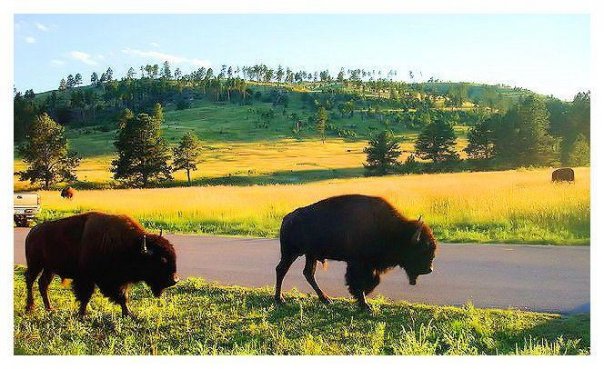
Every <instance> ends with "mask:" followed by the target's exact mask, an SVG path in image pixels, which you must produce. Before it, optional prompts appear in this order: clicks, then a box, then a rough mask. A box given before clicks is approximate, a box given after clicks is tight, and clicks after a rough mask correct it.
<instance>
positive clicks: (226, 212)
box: [41, 168, 590, 245]
mask: <svg viewBox="0 0 604 369" xmlns="http://www.w3.org/2000/svg"><path fill="white" fill-rule="evenodd" d="M550 173H551V169H538V170H514V171H503V172H473V173H470V172H466V173H450V174H424V175H407V176H387V177H381V178H355V179H335V180H328V181H319V182H312V183H307V184H292V185H267V186H240V187H238V186H199V187H177V188H159V189H146V190H138V189H124V190H89V191H85V190H81V191H78V193H77V194H76V196H75V197H74V198H73V199H72V200H65V199H62V198H61V197H60V196H59V192H57V191H49V192H45V191H42V192H41V196H42V204H43V207H44V211H43V212H42V214H41V219H42V220H44V219H51V218H58V217H62V216H65V215H69V214H74V213H79V212H83V211H87V210H100V211H106V212H111V213H126V214H130V215H132V216H134V217H135V218H137V219H139V220H140V221H141V222H142V223H143V225H145V226H146V227H148V228H152V229H159V228H163V229H164V230H168V231H170V232H184V233H211V234H225V235H246V236H261V237H275V236H277V234H278V230H279V226H280V224H281V219H282V218H283V216H284V215H285V214H287V213H288V212H290V211H292V210H294V209H295V208H297V207H300V206H304V205H308V204H310V203H313V202H315V201H318V200H320V199H323V198H326V197H329V196H334V195H339V194H347V193H360V194H367V195H378V196H383V197H384V198H385V199H387V200H388V201H390V202H391V203H392V204H394V205H395V206H396V207H397V208H398V209H399V210H400V211H401V213H403V214H404V215H406V216H408V217H411V218H416V217H418V216H419V215H421V214H423V215H424V219H425V220H426V222H427V223H428V224H429V225H430V226H432V228H433V230H434V232H435V234H436V236H437V238H438V239H439V240H440V241H448V242H507V243H531V244H562V245H578V244H581V245H584V244H589V237H590V226H589V221H590V200H589V198H590V196H589V191H590V190H589V175H590V172H589V168H578V169H576V178H577V180H576V183H575V184H552V183H551V182H550Z"/></svg>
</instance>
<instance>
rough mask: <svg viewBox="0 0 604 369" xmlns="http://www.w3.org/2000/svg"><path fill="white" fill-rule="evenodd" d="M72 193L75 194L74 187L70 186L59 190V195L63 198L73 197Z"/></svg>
mask: <svg viewBox="0 0 604 369" xmlns="http://www.w3.org/2000/svg"><path fill="white" fill-rule="evenodd" d="M73 195H75V189H74V188H73V187H71V186H67V187H65V188H64V189H62V190H61V197H62V198H64V199H70V200H71V198H73Z"/></svg>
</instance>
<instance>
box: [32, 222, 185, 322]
mask: <svg viewBox="0 0 604 369" xmlns="http://www.w3.org/2000/svg"><path fill="white" fill-rule="evenodd" d="M25 258H26V261H27V271H26V272H25V281H26V285H27V301H26V310H27V311H31V310H32V309H33V307H34V299H33V293H32V286H33V283H34V281H35V280H36V278H37V277H38V275H39V274H40V272H42V275H41V276H40V279H39V280H38V285H39V288H40V294H41V295H42V300H43V301H44V306H45V307H46V309H47V310H51V309H52V307H51V304H50V300H49V299H48V285H49V284H50V282H51V280H52V278H53V276H54V275H59V276H60V277H61V278H62V279H73V284H72V285H73V292H74V294H75V296H76V299H77V300H78V301H79V302H80V309H79V313H80V314H81V315H85V314H86V306H87V305H88V302H89V301H90V298H91V296H92V293H93V292H94V289H95V285H96V286H98V287H99V289H100V291H101V292H102V293H103V295H105V296H106V297H108V298H109V299H110V300H111V301H113V302H114V303H117V304H119V305H120V306H121V308H122V315H124V316H127V315H130V311H129V310H128V306H127V304H126V303H127V299H128V297H127V290H128V287H129V285H130V284H131V283H134V282H139V281H144V282H146V283H147V285H149V287H151V290H152V291H153V294H154V295H155V296H156V297H159V296H160V295H161V293H162V291H163V290H164V289H165V288H167V287H170V286H173V285H174V284H176V282H178V277H177V276H176V254H175V252H174V247H173V246H172V244H171V243H170V242H169V241H168V240H167V239H165V238H164V237H162V236H161V233H160V235H154V234H149V233H147V232H145V230H144V229H143V228H142V227H141V226H140V224H138V223H137V222H136V221H135V220H133V219H132V218H130V217H128V216H125V215H108V214H102V213H97V212H90V213H84V214H80V215H74V216H71V217H67V218H63V219H59V220H55V221H50V222H46V223H42V224H39V225H37V226H35V227H34V228H32V230H31V231H30V232H29V234H28V235H27V238H26V239H25Z"/></svg>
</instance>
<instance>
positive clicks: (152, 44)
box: [149, 42, 159, 47]
mask: <svg viewBox="0 0 604 369" xmlns="http://www.w3.org/2000/svg"><path fill="white" fill-rule="evenodd" d="M149 45H151V46H153V47H159V44H158V43H157V42H149Z"/></svg>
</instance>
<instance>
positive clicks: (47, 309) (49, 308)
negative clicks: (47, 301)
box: [46, 306, 55, 313]
mask: <svg viewBox="0 0 604 369" xmlns="http://www.w3.org/2000/svg"><path fill="white" fill-rule="evenodd" d="M46 311H48V312H49V313H50V312H53V311H55V308H53V307H52V306H50V307H47V308H46Z"/></svg>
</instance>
